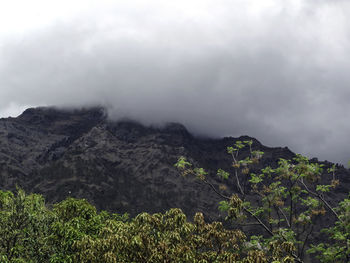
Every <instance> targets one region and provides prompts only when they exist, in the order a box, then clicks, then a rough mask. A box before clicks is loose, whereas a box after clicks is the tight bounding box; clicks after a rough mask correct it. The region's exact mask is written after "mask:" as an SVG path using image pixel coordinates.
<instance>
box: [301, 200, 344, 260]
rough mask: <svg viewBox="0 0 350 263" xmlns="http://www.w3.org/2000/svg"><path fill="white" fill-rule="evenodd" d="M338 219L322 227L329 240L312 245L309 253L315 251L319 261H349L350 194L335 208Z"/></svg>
mask: <svg viewBox="0 0 350 263" xmlns="http://www.w3.org/2000/svg"><path fill="white" fill-rule="evenodd" d="M335 210H336V211H337V213H338V215H339V220H338V221H337V222H336V223H335V225H334V226H333V227H331V228H328V229H324V230H323V232H325V233H327V234H328V235H329V237H330V240H329V241H328V242H326V243H320V244H317V245H312V246H311V248H310V249H309V251H308V252H309V253H315V254H316V255H317V258H318V259H319V260H320V261H321V262H350V195H349V198H347V199H345V200H344V201H342V202H340V204H339V207H337V208H336V209H335Z"/></svg>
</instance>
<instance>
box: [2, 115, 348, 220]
mask: <svg viewBox="0 0 350 263" xmlns="http://www.w3.org/2000/svg"><path fill="white" fill-rule="evenodd" d="M237 139H240V140H247V139H252V138H249V137H247V136H244V137H240V138H224V139H220V140H219V139H217V140H216V139H207V138H196V137H194V136H192V135H191V134H190V133H189V132H188V131H187V130H186V128H185V127H183V126H182V125H180V124H174V123H173V124H169V125H167V126H165V127H164V128H154V127H153V128H152V127H144V126H142V125H141V124H138V123H135V122H132V121H120V122H111V121H109V120H108V119H107V118H106V115H105V113H104V110H103V109H101V108H91V109H81V110H72V111H62V110H58V109H54V108H35V109H28V110H26V111H25V112H24V113H23V114H22V115H21V116H19V117H17V118H7V119H0V188H1V189H12V190H13V189H14V188H15V187H16V185H18V186H21V187H23V188H24V189H25V190H27V191H30V192H36V193H42V194H43V195H44V196H45V197H46V198H47V200H48V201H49V202H57V201H60V200H62V199H64V198H66V197H67V196H73V197H78V198H87V199H88V200H89V201H90V202H92V203H93V204H94V205H96V206H97V207H98V208H99V209H107V210H110V211H115V212H120V213H121V212H128V213H130V214H132V215H135V214H137V213H140V212H142V211H147V212H159V211H164V210H167V209H169V208H172V207H180V208H182V209H183V211H184V212H185V213H186V214H188V215H189V216H192V215H193V214H194V213H195V212H197V211H202V212H203V213H204V214H205V215H206V217H207V218H208V219H209V220H214V219H220V215H219V213H218V210H217V204H218V202H219V201H220V198H219V197H218V196H216V195H215V193H213V191H211V189H209V188H208V187H206V186H204V185H203V184H201V183H200V182H198V181H196V180H195V179H193V178H183V177H182V176H181V175H179V172H178V171H177V170H176V169H175V168H174V163H175V162H176V161H177V159H178V157H179V156H181V155H183V156H186V157H187V158H189V159H190V160H191V161H192V162H193V163H195V164H196V165H198V166H200V167H204V168H206V169H207V170H209V171H211V172H212V174H213V175H212V176H211V177H210V178H209V179H210V181H211V182H212V183H213V184H214V185H219V184H222V183H223V182H222V181H221V180H220V179H219V178H217V176H215V171H216V170H217V169H218V168H223V169H230V168H229V167H230V163H231V160H230V156H228V155H227V153H226V147H227V146H231V145H232V144H233V143H234V141H235V140H237ZM252 140H253V141H254V144H253V148H254V149H260V150H262V151H264V152H265V154H264V157H263V159H262V162H261V164H260V167H257V168H256V169H259V168H262V167H264V166H266V165H272V166H274V165H276V163H277V161H278V158H287V159H290V158H292V157H293V156H294V153H292V152H291V151H290V150H289V149H288V148H269V147H266V146H263V145H261V144H260V143H259V142H258V141H257V140H255V139H252ZM247 154H248V152H247V151H242V156H246V155H247ZM326 164H327V165H328V166H330V165H331V164H330V163H326ZM337 176H338V177H339V178H340V180H341V182H342V183H341V186H340V187H339V188H338V190H337V194H334V195H333V196H332V198H333V199H334V200H340V199H342V198H344V197H345V196H346V195H347V193H348V191H349V188H350V173H349V171H348V170H347V169H345V168H343V167H341V166H339V167H338V171H337ZM225 184H226V186H227V187H228V192H230V193H232V192H235V191H236V188H235V185H234V183H233V182H230V181H228V182H226V183H225Z"/></svg>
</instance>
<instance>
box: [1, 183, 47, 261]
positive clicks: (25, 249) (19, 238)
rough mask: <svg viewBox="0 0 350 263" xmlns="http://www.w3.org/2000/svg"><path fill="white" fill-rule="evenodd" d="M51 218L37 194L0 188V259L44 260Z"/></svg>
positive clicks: (42, 200) (41, 198) (45, 259)
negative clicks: (0, 189) (13, 191)
mask: <svg viewBox="0 0 350 263" xmlns="http://www.w3.org/2000/svg"><path fill="white" fill-rule="evenodd" d="M52 221H53V214H52V213H51V212H50V211H49V210H48V209H47V207H46V206H45V202H44V198H43V197H42V196H41V195H37V194H30V195H27V194H25V192H24V191H23V190H21V189H17V192H16V193H14V194H13V193H12V192H8V191H0V261H1V262H4V263H7V262H29V263H30V262H33V263H34V262H48V257H49V254H50V252H51V248H50V247H49V246H47V245H46V244H47V239H48V237H49V226H50V224H51V222H52Z"/></svg>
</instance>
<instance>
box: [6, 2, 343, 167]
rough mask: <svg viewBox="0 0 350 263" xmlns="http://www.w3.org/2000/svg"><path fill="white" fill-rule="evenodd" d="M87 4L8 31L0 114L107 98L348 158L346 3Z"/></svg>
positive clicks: (143, 113)
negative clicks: (20, 29)
mask: <svg viewBox="0 0 350 263" xmlns="http://www.w3.org/2000/svg"><path fill="white" fill-rule="evenodd" d="M146 2H147V3H146ZM258 2H261V3H258ZM88 3H89V4H91V5H92V7H91V8H87V7H86V8H84V12H78V11H77V12H76V13H74V12H73V11H72V12H71V13H72V14H70V17H68V18H67V17H64V19H63V18H62V17H60V16H58V18H57V19H55V20H54V21H52V22H51V23H48V25H46V26H45V27H40V28H35V29H31V30H29V31H28V32H25V33H23V32H21V33H18V34H14V35H11V37H9V36H8V35H5V34H3V35H0V38H1V40H2V44H1V46H0V85H1V88H0V115H2V116H7V115H10V114H18V110H17V109H22V108H24V107H26V106H27V105H32V106H37V105H56V106H67V107H68V106H69V107H71V106H76V107H80V106H88V105H103V106H105V107H106V108H107V109H108V111H109V115H110V117H111V118H114V119H117V118H120V117H129V118H133V119H136V120H140V121H142V122H143V123H146V124H150V123H162V122H181V123H183V124H184V125H186V126H187V127H188V128H189V130H190V131H192V132H195V133H197V134H205V135H210V136H216V137H219V136H226V135H233V136H239V135H242V134H247V135H250V136H254V137H256V138H258V139H259V140H261V141H262V142H263V143H265V144H267V145H272V146H285V145H287V146H289V147H290V148H291V149H292V150H293V151H296V152H300V153H303V154H307V155H308V156H309V157H312V156H317V157H320V159H328V160H332V161H335V162H343V163H344V162H346V160H347V159H350V151H349V150H348V149H347V147H346V145H347V143H346V142H347V141H348V134H349V132H350V125H349V121H348V112H350V104H349V101H350V89H349V87H348V85H349V82H350V77H349V75H348V69H349V68H350V59H349V54H350V29H349V26H348V25H349V23H348V21H347V20H348V17H349V15H350V4H349V3H348V2H347V1H326V0H323V1H322V0H308V1H278V0H270V1H239V0H237V1H225V0H219V1H211V0H207V1H190V3H188V1H187V2H185V1H179V2H176V3H175V2H174V3H164V1H153V0H151V1H141V0H140V1H135V2H130V1H117V2H116V3H112V2H111V1H105V2H104V1H101V4H98V2H97V1H88ZM73 10H75V9H73ZM77 10H78V9H77ZM16 111H17V112H16Z"/></svg>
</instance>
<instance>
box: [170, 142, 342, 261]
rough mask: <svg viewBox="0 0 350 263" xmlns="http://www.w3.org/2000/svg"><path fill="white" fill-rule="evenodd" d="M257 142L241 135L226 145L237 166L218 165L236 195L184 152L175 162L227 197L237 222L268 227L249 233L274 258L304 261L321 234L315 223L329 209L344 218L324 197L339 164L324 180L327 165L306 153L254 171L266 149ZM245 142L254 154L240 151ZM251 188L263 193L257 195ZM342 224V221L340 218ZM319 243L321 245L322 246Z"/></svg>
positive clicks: (224, 206)
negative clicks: (243, 155)
mask: <svg viewBox="0 0 350 263" xmlns="http://www.w3.org/2000/svg"><path fill="white" fill-rule="evenodd" d="M252 146H253V142H252V141H236V142H235V143H234V146H233V147H227V152H228V154H230V155H231V157H232V169H233V171H232V172H227V171H224V170H222V169H219V170H218V171H217V176H219V177H221V178H222V179H223V180H228V179H232V180H233V181H234V182H235V185H236V187H237V189H238V191H237V192H236V193H234V194H232V195H231V196H227V195H224V194H223V193H222V191H221V190H220V188H219V189H217V188H216V187H215V186H214V185H213V184H212V183H211V182H210V181H209V180H208V178H207V175H208V173H207V172H206V171H205V170H204V169H203V168H198V167H194V168H193V165H192V163H191V162H189V161H187V159H186V158H185V157H180V158H179V160H178V162H177V163H176V164H175V166H176V167H177V168H179V169H180V170H181V171H182V174H183V175H184V176H186V175H194V176H196V177H197V178H198V179H199V180H201V181H202V182H203V183H205V184H207V185H208V186H209V187H211V188H212V190H213V191H215V192H216V193H217V194H218V195H219V196H220V197H221V198H222V199H223V201H221V202H220V204H219V209H220V210H221V211H224V212H226V213H227V219H230V220H232V221H233V222H234V223H240V224H255V225H258V226H260V228H261V229H263V234H262V235H254V236H251V237H250V243H251V244H252V245H254V246H257V247H259V248H261V249H262V250H263V251H264V252H265V253H267V255H269V256H270V257H271V259H272V260H278V259H277V258H276V259H275V256H277V257H283V258H284V259H283V260H284V261H291V262H294V261H296V262H303V261H304V257H305V250H306V248H307V247H308V246H309V244H310V238H312V237H315V236H316V229H315V224H316V223H317V222H318V221H320V220H321V217H322V216H324V215H325V214H326V213H327V212H328V213H329V214H330V215H331V216H333V217H334V220H340V222H341V221H342V220H341V217H340V216H339V215H338V213H337V211H336V209H334V208H333V207H332V206H331V205H330V204H329V203H328V202H327V200H326V197H325V195H326V193H327V192H329V191H331V190H333V189H334V188H335V187H336V186H337V185H338V184H339V181H338V180H336V178H335V167H334V166H333V167H332V168H329V169H328V174H329V180H328V183H327V184H321V176H322V175H323V171H324V169H323V165H320V164H318V163H310V162H309V160H308V159H307V158H306V157H303V156H301V155H297V156H296V157H295V158H294V159H293V160H285V159H280V160H279V162H278V166H277V167H276V168H272V167H270V166H268V167H265V168H264V169H262V170H261V171H258V172H255V173H253V172H251V171H252V170H254V165H256V164H258V163H259V160H260V159H261V158H262V156H263V154H264V153H263V152H261V151H259V150H253V149H252ZM245 147H248V148H249V153H250V154H249V156H247V157H246V158H244V159H243V158H241V156H240V151H241V150H242V149H243V148H245ZM252 194H254V195H255V196H257V197H258V198H252ZM342 207H344V206H342ZM340 226H342V227H343V225H342V224H341V223H340V224H339V227H340ZM339 227H338V228H339ZM332 231H335V229H333V230H332ZM345 233H346V232H345ZM271 246H272V247H282V248H284V249H283V250H280V251H279V252H278V253H277V255H274V253H276V250H272V251H271ZM347 246H348V245H347ZM318 248H319V249H318V251H320V249H321V247H318ZM314 251H316V250H314ZM343 262H347V261H343Z"/></svg>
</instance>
